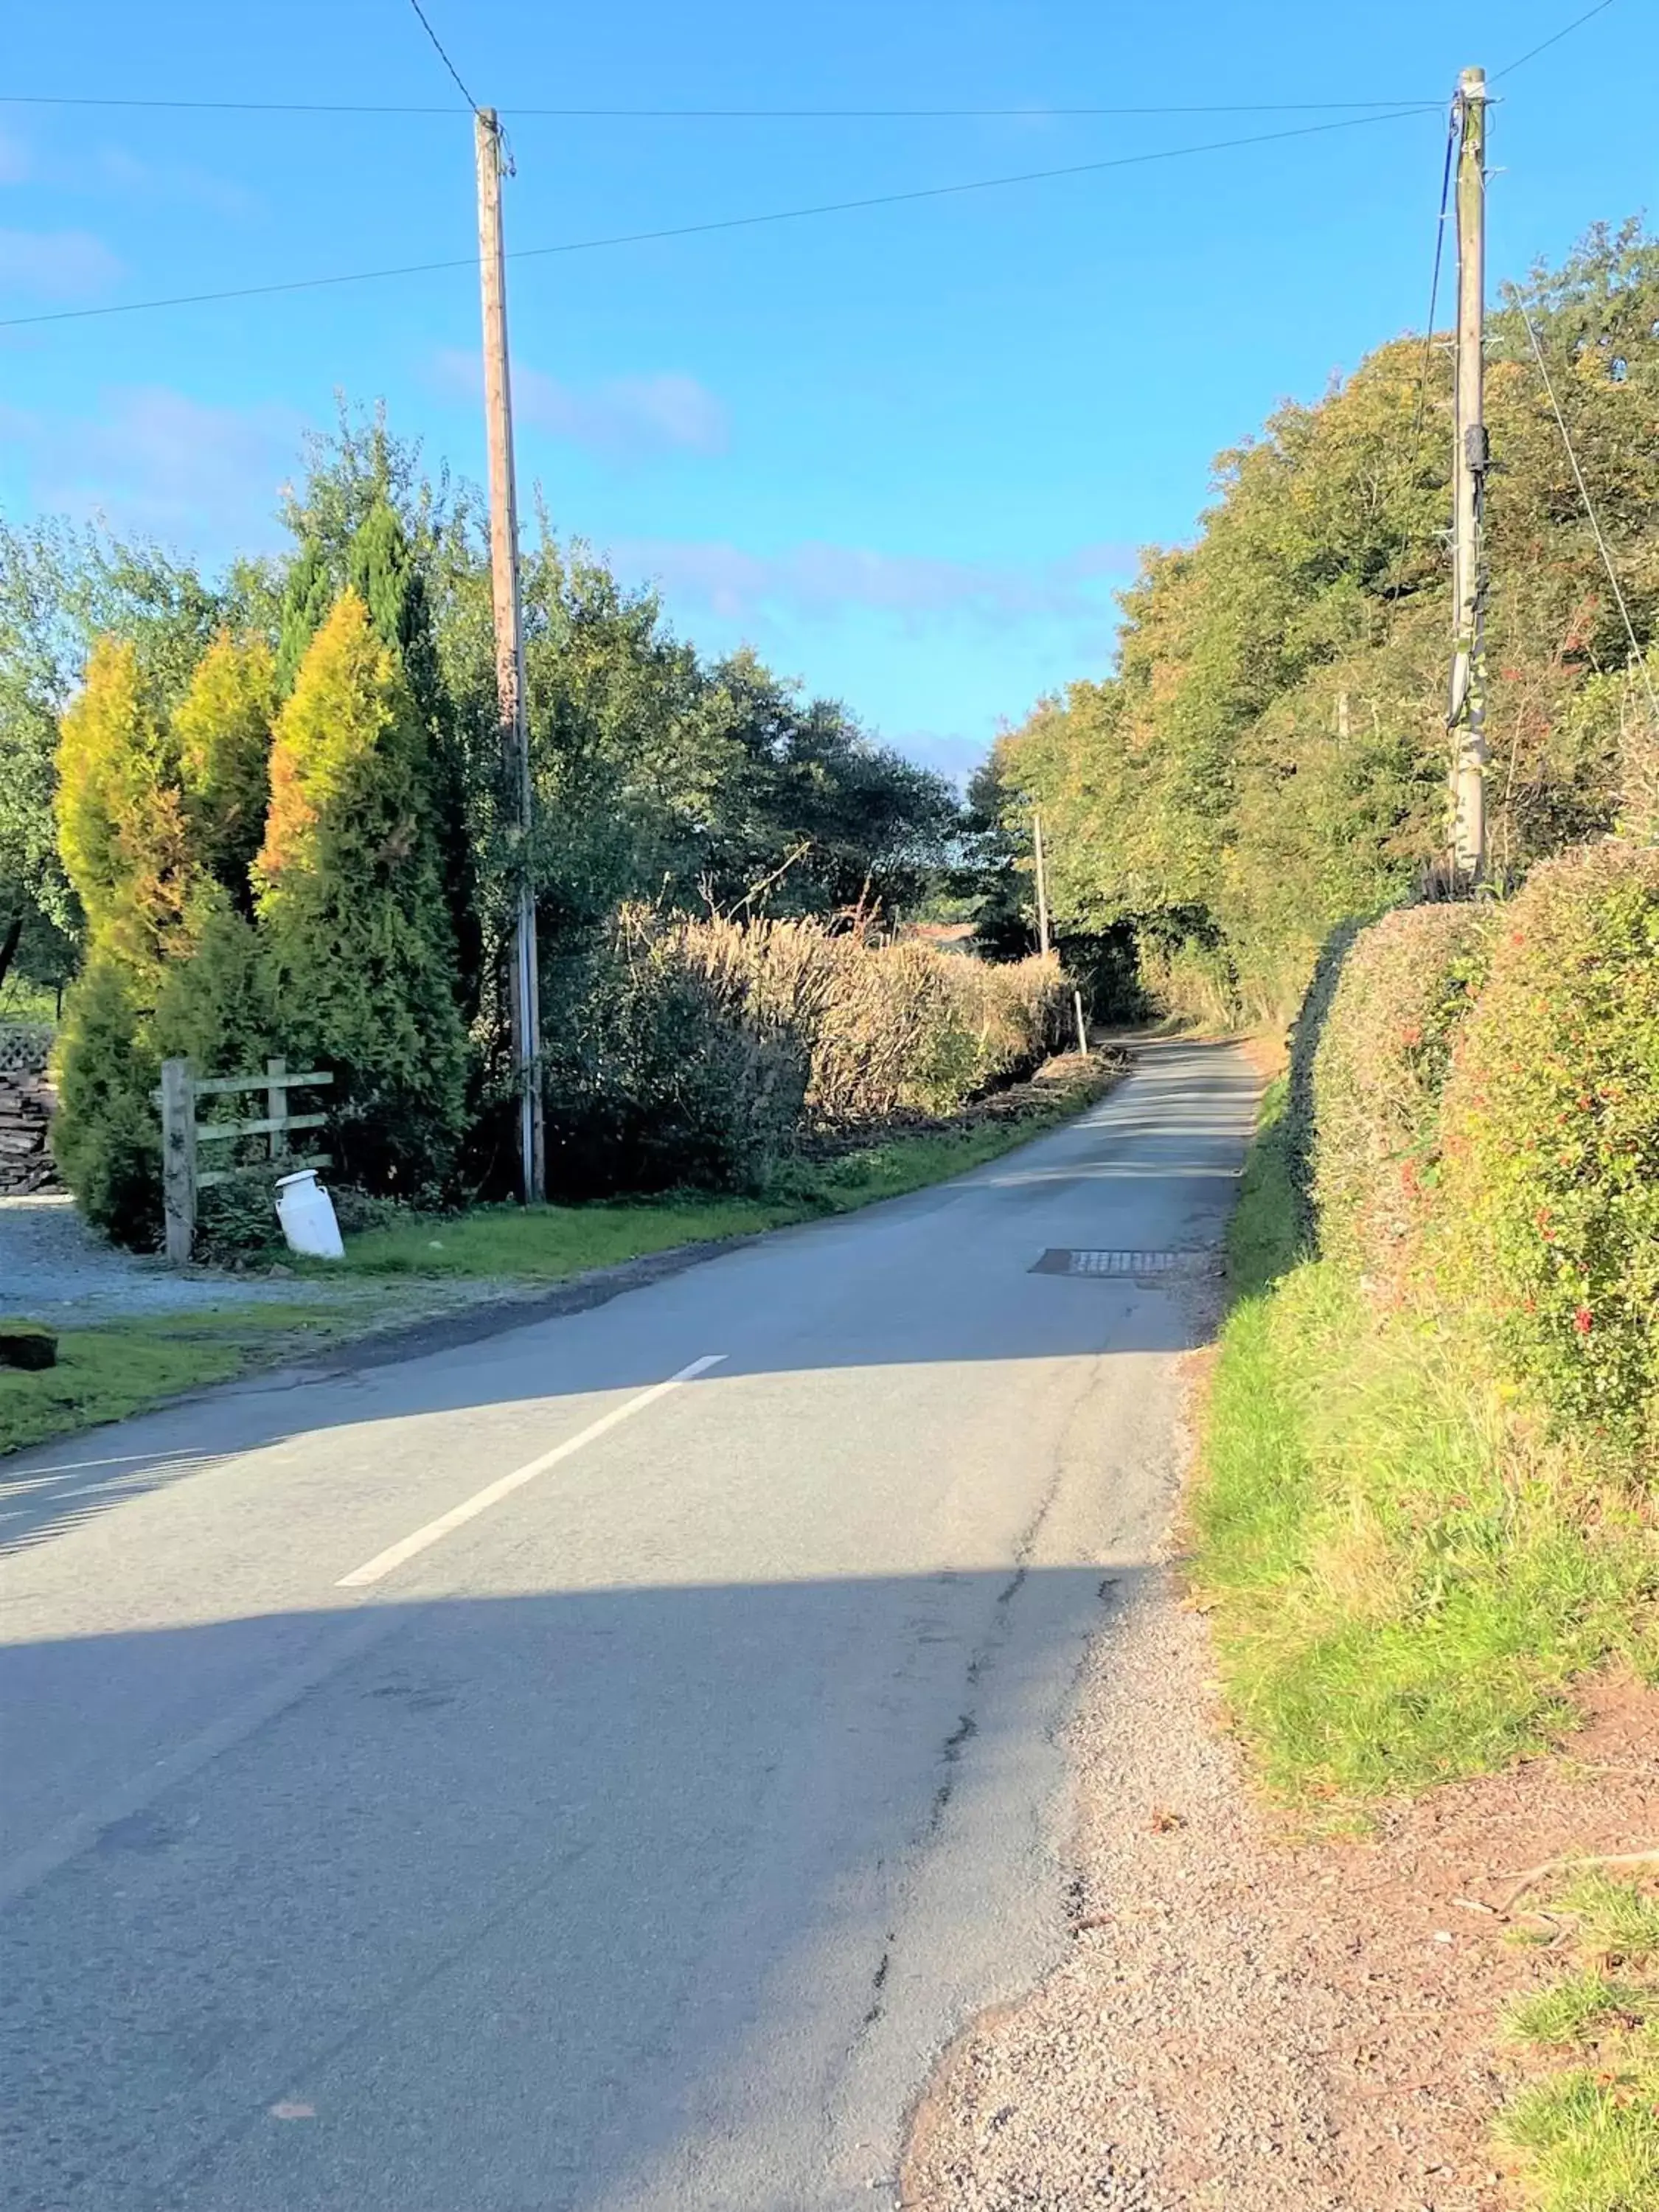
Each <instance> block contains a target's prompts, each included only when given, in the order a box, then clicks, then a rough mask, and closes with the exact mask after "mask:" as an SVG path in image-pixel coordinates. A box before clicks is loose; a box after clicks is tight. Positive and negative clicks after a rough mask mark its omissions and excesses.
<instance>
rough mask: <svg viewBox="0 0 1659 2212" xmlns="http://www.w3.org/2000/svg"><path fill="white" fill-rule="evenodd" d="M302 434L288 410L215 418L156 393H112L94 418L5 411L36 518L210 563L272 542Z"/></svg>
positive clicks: (187, 401) (1, 418) (6, 432)
mask: <svg viewBox="0 0 1659 2212" xmlns="http://www.w3.org/2000/svg"><path fill="white" fill-rule="evenodd" d="M303 428H304V422H303V418H302V417H301V416H300V415H298V414H297V413H295V411H294V410H291V409H289V408H287V407H282V406H275V405H269V406H257V407H246V408H238V407H215V406H211V405H209V404H205V403H204V402H203V401H201V400H197V399H192V398H190V397H189V396H188V395H187V394H186V393H185V392H176V391H173V390H171V389H169V388H167V386H155V385H147V386H120V387H117V388H115V389H112V390H111V391H108V392H106V393H105V394H104V395H103V401H102V404H101V406H100V410H99V411H98V413H97V414H95V415H92V416H71V415H52V414H45V413H40V412H35V413H25V412H24V411H23V410H21V409H13V408H0V436H4V437H5V438H7V439H9V440H10V441H12V442H13V443H14V444H15V445H16V446H17V447H18V448H19V449H20V452H21V462H22V470H23V473H24V475H25V477H26V479H27V489H28V495H29V497H30V499H31V501H32V502H33V504H34V505H35V506H36V507H40V508H42V509H44V510H46V511H49V512H56V513H69V514H76V515H88V516H90V515H101V516H104V517H106V519H107V520H109V521H111V522H112V523H113V524H115V525H116V526H118V527H120V528H125V529H134V530H140V531H143V532H151V533H154V534H155V535H156V536H158V537H161V538H167V539H169V540H170V541H172V542H173V543H176V544H181V545H185V546H188V547H191V548H192V549H195V550H214V551H219V550H230V549H231V548H232V547H233V546H235V547H241V546H245V545H246V543H247V541H248V540H249V539H250V538H252V539H253V540H254V541H255V542H258V540H264V541H265V542H267V543H269V542H273V541H274V539H275V538H276V534H277V533H276V526H275V524H274V521H273V519H272V518H273V515H274V512H275V508H276V494H277V490H278V488H279V487H280V485H281V484H282V483H283V480H284V478H285V477H287V476H289V474H290V473H291V472H292V469H293V465H294V456H295V449H296V447H298V444H299V441H300V435H301V430H302V429H303Z"/></svg>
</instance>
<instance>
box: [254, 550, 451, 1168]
mask: <svg viewBox="0 0 1659 2212" xmlns="http://www.w3.org/2000/svg"><path fill="white" fill-rule="evenodd" d="M424 768H425V737H424V733H423V732H422V729H421V726H420V722H419V720H418V717H417V716H416V712H415V708H414V702H413V701H412V699H411V697H410V691H409V687H408V684H406V682H405V681H404V676H403V673H402V671H401V670H400V668H399V666H398V661H397V659H396V656H395V654H394V653H392V650H391V649H390V648H389V647H387V646H386V645H384V644H383V643H382V642H381V641H380V639H379V638H377V637H376V635H374V630H373V629H372V628H371V627H370V623H369V619H368V610H367V609H366V608H365V607H364V605H363V603H362V599H359V598H358V596H357V595H356V592H350V591H348V592H343V593H342V594H341V597H340V599H339V600H338V602H337V605H336V606H335V608H334V611H333V612H332V614H331V615H330V617H329V618H328V620H327V621H326V622H325V623H324V624H323V626H322V628H321V629H319V631H318V632H317V635H316V636H315V638H314V639H313V641H312V643H311V645H310V647H309V648H308V649H307V653H306V656H305V659H304V660H303V662H302V663H301V667H300V671H299V674H298V677H297V678H296V679H295V686H294V690H293V691H292V693H291V694H290V695H289V698H288V700H287V702H285V704H284V706H283V710H282V714H281V716H280V718H279V720H278V722H277V726H276V743H275V744H274V746H273V748H272V751H271V761H270V815H269V817H268V819H267V823H266V829H265V842H264V848H263V849H262V850H261V852H260V854H259V857H258V861H257V862H256V864H255V869H254V879H255V884H256V886H257V890H258V915H259V921H260V924H261V927H262V930H263V933H264V939H265V943H266V945H267V946H268V948H269V954H270V969H271V977H272V983H273V987H274V989H275V992H276V1001H277V1005H278V1006H279V1008H280V1010H281V1016H282V1021H283V1034H284V1037H285V1039H286V1040H287V1042H289V1046H290V1048H291V1049H294V1050H297V1051H299V1052H301V1053H303V1054H307V1055H310V1054H315V1055H316V1056H317V1057H318V1058H319V1060H323V1061H325V1063H327V1064H328V1065H330V1066H332V1067H333V1068H334V1069H335V1070H336V1071H337V1081H338V1088H337V1091H336V1093H335V1097H336V1098H337V1100H338V1101H339V1102H340V1106H341V1108H342V1109H343V1110H342V1111H341V1113H340V1114H339V1116H338V1118H337V1121H336V1122H335V1124H334V1128H333V1135H334V1142H335V1148H336V1151H337V1156H338V1159H339V1165H340V1169H341V1172H342V1173H343V1175H344V1176H348V1177H349V1178H350V1179H351V1180H353V1181H356V1182H362V1183H364V1184H365V1185H366V1187H368V1188H371V1189H391V1190H395V1191H397V1192H398V1193H400V1194H405V1193H410V1192H414V1191H417V1190H422V1189H430V1188H434V1187H435V1186H441V1185H442V1184H443V1183H444V1182H446V1181H447V1178H448V1176H449V1173H450V1170H451V1167H452V1164H453V1159H454V1156H455V1150H456V1146H457V1144H458V1141H459V1137H460V1135H461V1127H462V1122H463V1120H464V1116H465V1070H466V1039H465V1033H464V1031H463V1030H462V1027H461V1022H460V1017H459V1012H458V1011H457V1007H456V1001H455V968H454V947H453V941H452V937H451V932H450V927H449V917H448V914H447V908H446V904H445V900H444V893H443V884H442V881H441V871H440V868H439V866H438V860H437V854H436V848H435V840H434V836H433V831H432V826H431V822H430V818H429V811H428V806H427V804H426V793H425V786H424Z"/></svg>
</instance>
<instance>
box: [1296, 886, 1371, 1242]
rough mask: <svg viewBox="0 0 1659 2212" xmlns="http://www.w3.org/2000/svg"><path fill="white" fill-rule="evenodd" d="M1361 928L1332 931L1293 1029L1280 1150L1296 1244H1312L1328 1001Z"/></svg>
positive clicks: (1352, 925)
mask: <svg viewBox="0 0 1659 2212" xmlns="http://www.w3.org/2000/svg"><path fill="white" fill-rule="evenodd" d="M1363 928H1364V922H1363V921H1345V922H1343V923H1342V924H1341V925H1340V927H1338V928H1336V929H1334V930H1333V931H1332V932H1331V933H1330V935H1329V936H1328V938H1327V939H1326V940H1325V942H1324V944H1323V945H1321V947H1320V949H1319V957H1318V958H1317V960H1316V961H1315V963H1314V971H1313V976H1312V980H1311V981H1310V983H1309V985H1308V988H1307V993H1306V995H1305V996H1304V999H1303V1001H1302V1006H1301V1010H1300V1012H1298V1013H1297V1018H1296V1019H1295V1021H1294V1022H1293V1023H1292V1024H1291V1053H1290V1065H1289V1066H1288V1067H1287V1068H1286V1070H1285V1113H1284V1120H1283V1123H1282V1128H1283V1139H1282V1148H1283V1152H1284V1158H1285V1171H1286V1173H1287V1175H1288V1176H1289V1178H1290V1185H1291V1199H1292V1200H1293V1201H1294V1204H1295V1206H1296V1214H1297V1237H1298V1239H1299V1241H1301V1242H1303V1243H1309V1244H1311V1243H1313V1242H1314V1229H1315V1222H1314V1201H1313V1155H1314V1063H1315V1060H1316V1059H1317V1057H1318V1054H1319V1043H1320V1039H1321V1038H1322V1036H1324V1034H1325V1024H1326V1021H1327V1019H1328V1018H1329V1015H1330V1011H1331V1001H1332V1000H1333V999H1334V997H1335V996H1336V988H1337V985H1338V984H1339V983H1340V981H1341V980H1342V963H1343V962H1344V961H1345V960H1346V958H1347V957H1348V948H1349V946H1350V945H1352V943H1353V941H1354V939H1355V938H1356V937H1358V934H1359V933H1360V931H1361V930H1362V929H1363Z"/></svg>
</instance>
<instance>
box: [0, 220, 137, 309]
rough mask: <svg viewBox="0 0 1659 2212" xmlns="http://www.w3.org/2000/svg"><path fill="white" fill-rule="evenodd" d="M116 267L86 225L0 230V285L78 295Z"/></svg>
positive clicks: (39, 295)
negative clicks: (58, 228)
mask: <svg viewBox="0 0 1659 2212" xmlns="http://www.w3.org/2000/svg"><path fill="white" fill-rule="evenodd" d="M120 270H121V264H120V263H119V262H118V260H117V259H116V258H115V256H114V254H112V252H110V250H109V248H108V246H106V245H105V243H104V241H103V240H102V239H101V238H94V236H93V234H92V233H91V232H90V231H89V230H0V285H4V286H6V287H8V288H9V289H16V290H17V291H19V292H22V293H26V294H27V295H30V296H31V297H33V298H34V299H45V300H79V299H83V298H84V297H85V296H86V295H87V294H88V293H89V292H100V291H102V290H103V289H104V287H105V286H106V284H108V283H111V282H112V279H113V278H115V277H116V276H118V275H119V274H120Z"/></svg>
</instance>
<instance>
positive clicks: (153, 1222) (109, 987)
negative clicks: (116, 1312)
mask: <svg viewBox="0 0 1659 2212" xmlns="http://www.w3.org/2000/svg"><path fill="white" fill-rule="evenodd" d="M56 1074H57V1082H58V1111H57V1113H56V1115H54V1116H53V1118H52V1152H53V1154H54V1156H55V1157H56V1158H57V1161H58V1167H59V1169H60V1170H62V1172H63V1177H64V1182H66V1183H67V1184H68V1185H69V1187H70V1190H71V1191H72V1192H73V1193H74V1194H75V1200H76V1205H77V1206H79V1207H80V1209H81V1211H82V1213H84V1214H85V1216H86V1217H87V1218H88V1221H90V1222H91V1223H92V1224H93V1225H94V1227H95V1228H98V1229H100V1230H102V1231H103V1232H104V1234H105V1235H106V1237H113V1238H114V1239H115V1241H116V1242H117V1243H121V1244H129V1245H131V1246H132V1247H133V1248H134V1249H136V1250H138V1251H150V1250H153V1249H154V1248H155V1244H156V1243H158V1241H159V1239H160V1236H161V1123H160V1120H159V1118H158V1115H157V1113H156V1109H155V1104H154V1103H153V1101H152V1097H151V1094H152V1092H153V1091H155V1086H156V1085H157V1083H158V1082H159V1081H160V1079H161V1064H160V1061H159V1060H158V1059H157V1057H156V1054H155V1051H154V1049H153V1048H152V1047H151V1046H150V1045H149V1042H148V1039H147V1036H146V1024H145V1023H144V1020H143V1015H142V1013H141V1012H140V1009H139V1008H138V1006H137V1004H136V1003H135V1000H134V996H133V984H132V978H131V972H130V970H129V969H128V968H127V966H126V963H125V962H124V961H122V960H121V959H119V958H118V957H117V956H116V955H114V954H112V953H111V952H108V951H100V950H97V949H96V948H94V951H93V953H92V956H91V957H90V958H89V959H88V963H87V965H86V967H85V968H84V969H82V973H81V975H80V976H79V977H78V978H77V980H76V982H75V984H74V985H73V986H72V987H71V988H70V994H69V997H68V999H67V1000H65V1002H64V1019H63V1024H62V1026H61V1027H60V1028H59V1030H58V1049H57V1060H56Z"/></svg>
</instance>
